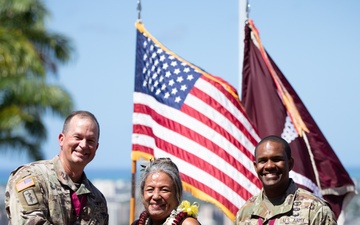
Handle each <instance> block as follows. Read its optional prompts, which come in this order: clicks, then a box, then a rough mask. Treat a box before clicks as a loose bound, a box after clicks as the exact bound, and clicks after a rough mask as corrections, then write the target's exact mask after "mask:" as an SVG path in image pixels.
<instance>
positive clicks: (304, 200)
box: [235, 136, 337, 225]
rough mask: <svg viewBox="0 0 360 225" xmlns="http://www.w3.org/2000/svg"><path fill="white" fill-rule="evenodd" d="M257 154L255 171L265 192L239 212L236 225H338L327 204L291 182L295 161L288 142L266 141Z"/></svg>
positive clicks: (248, 202)
mask: <svg viewBox="0 0 360 225" xmlns="http://www.w3.org/2000/svg"><path fill="white" fill-rule="evenodd" d="M254 154H255V161H254V167H255V170H256V172H257V174H258V177H259V179H260V181H261V183H262V185H263V189H262V191H261V192H260V194H258V195H256V196H253V197H251V198H250V199H249V200H248V201H247V202H246V203H245V204H244V205H243V206H242V208H241V209H240V210H239V211H238V212H237V214H236V218H235V225H240V224H246V225H255V224H256V225H258V224H269V225H280V224H314V225H315V224H316V225H329V224H331V225H333V224H337V222H336V219H335V215H334V213H333V211H332V210H331V208H330V206H329V205H328V204H327V202H326V201H325V200H323V199H321V198H318V197H316V196H315V195H313V194H312V193H311V192H309V191H306V190H304V189H302V188H299V187H297V186H296V184H295V183H294V181H293V180H292V179H291V178H289V172H290V170H291V169H292V168H293V166H294V159H293V158H292V157H291V149H290V146H289V144H288V143H287V142H286V141H285V140H284V139H282V138H280V137H278V136H268V137H265V138H264V139H262V140H261V141H260V142H259V143H258V145H257V146H256V148H255V152H254Z"/></svg>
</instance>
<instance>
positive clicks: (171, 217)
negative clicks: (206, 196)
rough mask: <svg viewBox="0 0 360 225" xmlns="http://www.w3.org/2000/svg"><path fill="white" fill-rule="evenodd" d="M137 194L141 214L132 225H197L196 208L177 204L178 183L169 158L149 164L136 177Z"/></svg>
mask: <svg viewBox="0 0 360 225" xmlns="http://www.w3.org/2000/svg"><path fill="white" fill-rule="evenodd" d="M140 192H141V193H140V194H141V200H142V203H143V205H144V208H145V211H143V212H142V213H141V214H140V216H139V219H137V220H135V221H134V222H133V223H132V225H181V224H182V225H200V223H199V221H198V220H197V214H198V207H199V205H198V204H197V203H196V202H195V203H194V204H192V205H190V203H189V202H188V201H182V202H181V203H180V201H181V198H182V193H183V188H182V183H181V179H180V174H179V170H178V168H177V166H176V165H175V163H173V162H172V161H171V159H170V158H159V159H155V160H150V163H149V164H148V165H147V166H145V167H144V170H143V172H142V174H141V176H140Z"/></svg>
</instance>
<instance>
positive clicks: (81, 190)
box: [51, 155, 90, 195]
mask: <svg viewBox="0 0 360 225" xmlns="http://www.w3.org/2000/svg"><path fill="white" fill-rule="evenodd" d="M51 161H52V162H53V165H54V170H55V173H56V176H57V178H58V180H59V181H60V183H62V184H63V185H66V186H68V187H69V188H70V189H71V190H73V191H74V192H76V194H77V195H82V194H88V193H90V190H89V188H88V187H90V184H89V180H88V179H87V177H86V174H85V172H83V175H82V180H81V182H80V183H79V184H78V185H76V184H75V183H74V182H73V181H72V180H71V178H70V177H69V176H68V175H67V174H66V172H65V169H64V166H63V165H62V164H61V161H60V158H59V156H58V155H57V156H55V157H54V158H53V159H52V160H51ZM79 185H80V186H79Z"/></svg>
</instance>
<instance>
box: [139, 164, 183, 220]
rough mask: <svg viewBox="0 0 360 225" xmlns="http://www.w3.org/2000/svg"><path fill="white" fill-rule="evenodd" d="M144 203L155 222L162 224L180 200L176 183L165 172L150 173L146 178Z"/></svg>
mask: <svg viewBox="0 0 360 225" xmlns="http://www.w3.org/2000/svg"><path fill="white" fill-rule="evenodd" d="M143 203H144V206H145V209H146V211H147V212H148V213H149V215H150V218H151V219H152V220H153V223H154V224H162V222H164V221H165V220H166V218H167V217H168V216H169V215H170V213H171V211H172V210H173V209H175V208H176V207H177V206H178V204H179V202H178V200H177V198H176V190H175V185H174V182H173V181H172V179H171V178H170V176H169V175H167V174H166V173H164V172H161V171H160V172H155V173H152V174H149V176H148V177H147V178H146V180H145V186H144V192H143Z"/></svg>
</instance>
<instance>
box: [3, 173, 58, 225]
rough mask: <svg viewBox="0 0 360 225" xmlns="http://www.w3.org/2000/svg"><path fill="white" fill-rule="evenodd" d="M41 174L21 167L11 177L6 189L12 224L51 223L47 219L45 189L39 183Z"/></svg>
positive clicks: (7, 205)
mask: <svg viewBox="0 0 360 225" xmlns="http://www.w3.org/2000/svg"><path fill="white" fill-rule="evenodd" d="M39 182H41V180H40V178H39V176H37V175H36V174H32V173H31V172H30V171H28V170H27V169H26V167H20V168H18V169H17V170H15V171H14V172H12V174H11V175H10V177H9V180H8V183H7V186H6V191H5V208H6V212H7V215H8V218H9V225H11V224H16V225H18V224H32V225H36V224H51V223H50V221H48V220H47V216H46V215H47V214H48V209H47V203H46V201H47V200H46V196H44V194H45V192H44V190H40V186H39V185H38V184H39Z"/></svg>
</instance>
